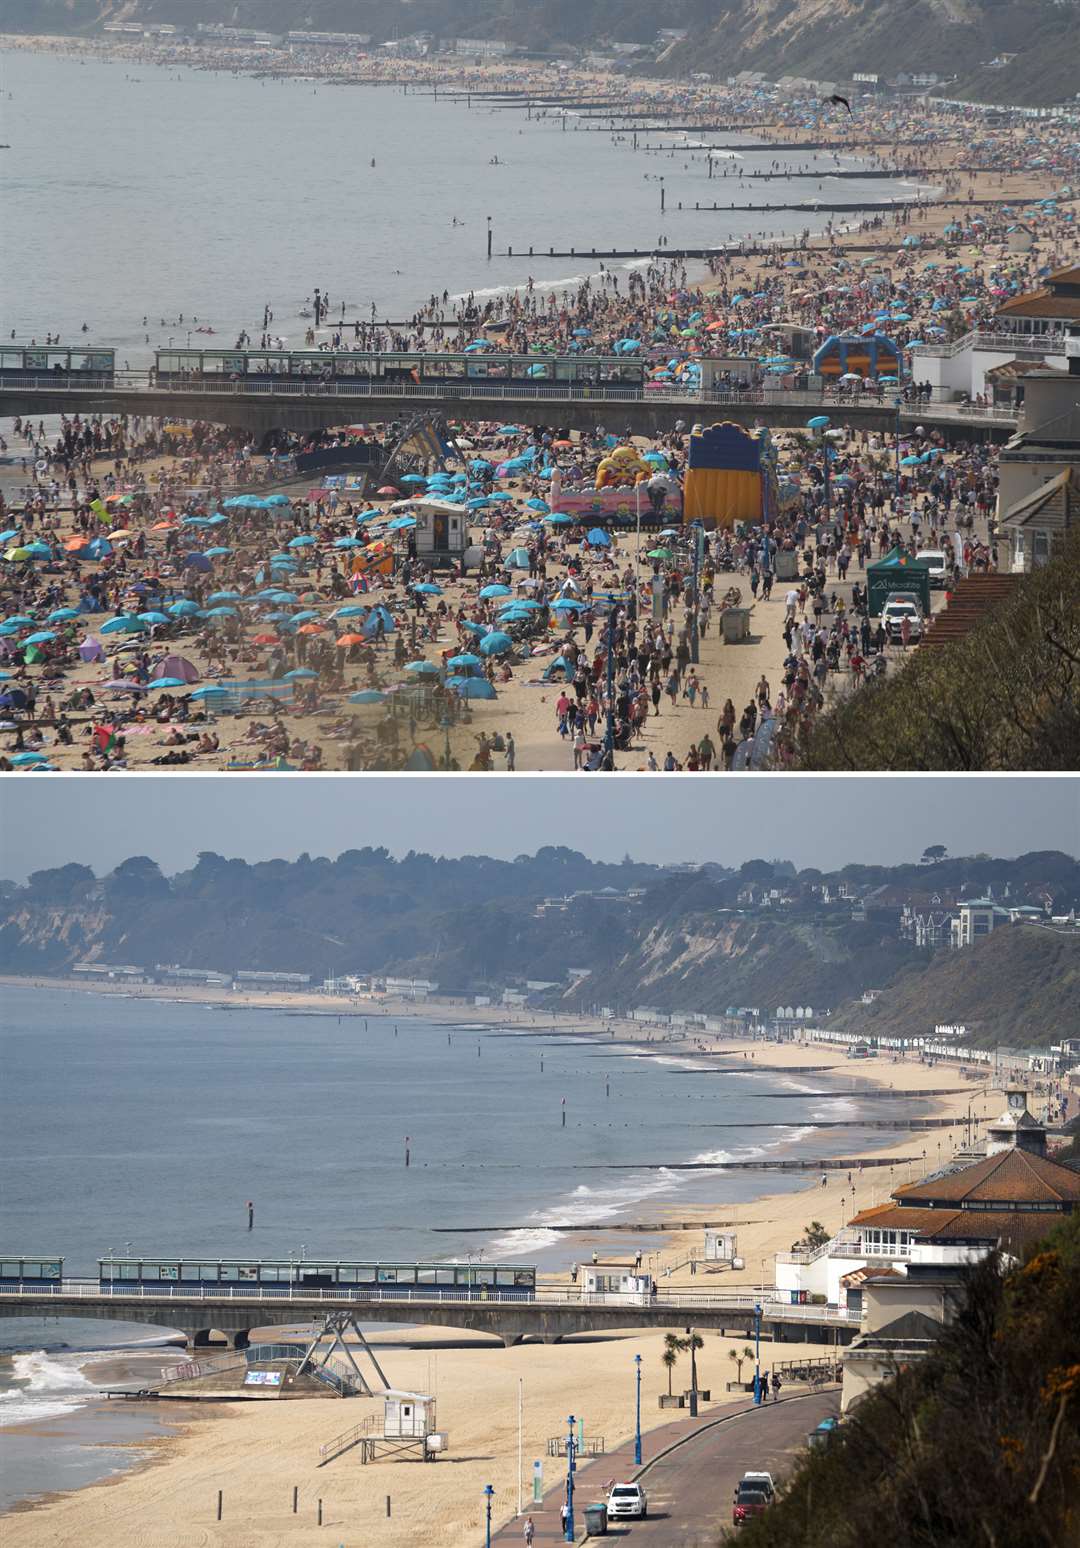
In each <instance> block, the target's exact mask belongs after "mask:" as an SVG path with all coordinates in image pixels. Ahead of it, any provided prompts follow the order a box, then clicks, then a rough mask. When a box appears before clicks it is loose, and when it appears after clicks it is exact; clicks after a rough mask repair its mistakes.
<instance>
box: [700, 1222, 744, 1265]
mask: <svg viewBox="0 0 1080 1548" xmlns="http://www.w3.org/2000/svg"><path fill="white" fill-rule="evenodd" d="M737 1246H738V1240H737V1238H736V1235H735V1232H734V1231H713V1230H708V1229H707V1230H706V1232H705V1262H706V1263H725V1264H727V1266H728V1267H729V1268H731V1267H732V1266H733V1264H734V1262H735V1258H736V1255H737V1254H736V1248H737Z"/></svg>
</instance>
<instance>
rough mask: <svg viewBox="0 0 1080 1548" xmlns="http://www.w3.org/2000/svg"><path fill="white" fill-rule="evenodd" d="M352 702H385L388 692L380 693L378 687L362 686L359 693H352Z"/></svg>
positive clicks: (350, 701)
mask: <svg viewBox="0 0 1080 1548" xmlns="http://www.w3.org/2000/svg"><path fill="white" fill-rule="evenodd" d="M349 703H350V704H385V703H386V694H385V693H380V692H379V690H378V689H377V688H362V689H361V690H360V692H359V693H350V695H349Z"/></svg>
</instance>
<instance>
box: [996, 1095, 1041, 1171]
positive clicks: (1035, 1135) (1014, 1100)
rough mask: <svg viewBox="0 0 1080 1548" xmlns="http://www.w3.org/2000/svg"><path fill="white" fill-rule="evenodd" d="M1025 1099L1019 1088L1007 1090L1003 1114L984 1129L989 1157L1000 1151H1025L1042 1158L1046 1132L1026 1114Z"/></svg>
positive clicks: (1037, 1121)
mask: <svg viewBox="0 0 1080 1548" xmlns="http://www.w3.org/2000/svg"><path fill="white" fill-rule="evenodd" d="M1027 1095H1028V1094H1027V1092H1026V1091H1025V1090H1024V1088H1023V1087H1022V1086H1008V1087H1006V1090H1005V1104H1006V1105H1005V1111H1004V1112H1003V1113H1002V1115H1001V1117H1000V1118H998V1119H996V1120H995V1122H994V1123H990V1124H987V1127H986V1154H987V1155H988V1156H993V1155H996V1154H997V1153H998V1152H999V1151H1001V1150H1026V1151H1029V1152H1030V1153H1031V1154H1032V1155H1037V1156H1045V1154H1046V1128H1045V1126H1044V1125H1043V1124H1041V1123H1040V1122H1039V1120H1038V1119H1037V1118H1033V1117H1032V1115H1031V1114H1030V1113H1029V1112H1028V1105H1027Z"/></svg>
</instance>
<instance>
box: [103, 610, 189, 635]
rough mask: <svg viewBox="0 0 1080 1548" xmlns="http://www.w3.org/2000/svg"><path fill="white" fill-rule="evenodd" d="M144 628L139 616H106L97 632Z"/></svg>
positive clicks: (138, 631) (114, 632)
mask: <svg viewBox="0 0 1080 1548" xmlns="http://www.w3.org/2000/svg"><path fill="white" fill-rule="evenodd" d="M196 611H198V609H196ZM145 628H146V625H145V624H144V623H143V621H142V619H141V618H135V617H132V616H127V615H125V616H122V617H117V618H107V619H106V620H105V622H104V623H103V624H102V625H101V627H100V628H99V629H98V633H99V634H139V633H140V632H141V631H142V630H143V629H145Z"/></svg>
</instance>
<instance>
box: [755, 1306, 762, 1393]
mask: <svg viewBox="0 0 1080 1548" xmlns="http://www.w3.org/2000/svg"><path fill="white" fill-rule="evenodd" d="M754 1402H755V1403H760V1402H761V1303H760V1301H759V1302H758V1303H757V1304H756V1305H755V1307H754Z"/></svg>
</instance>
